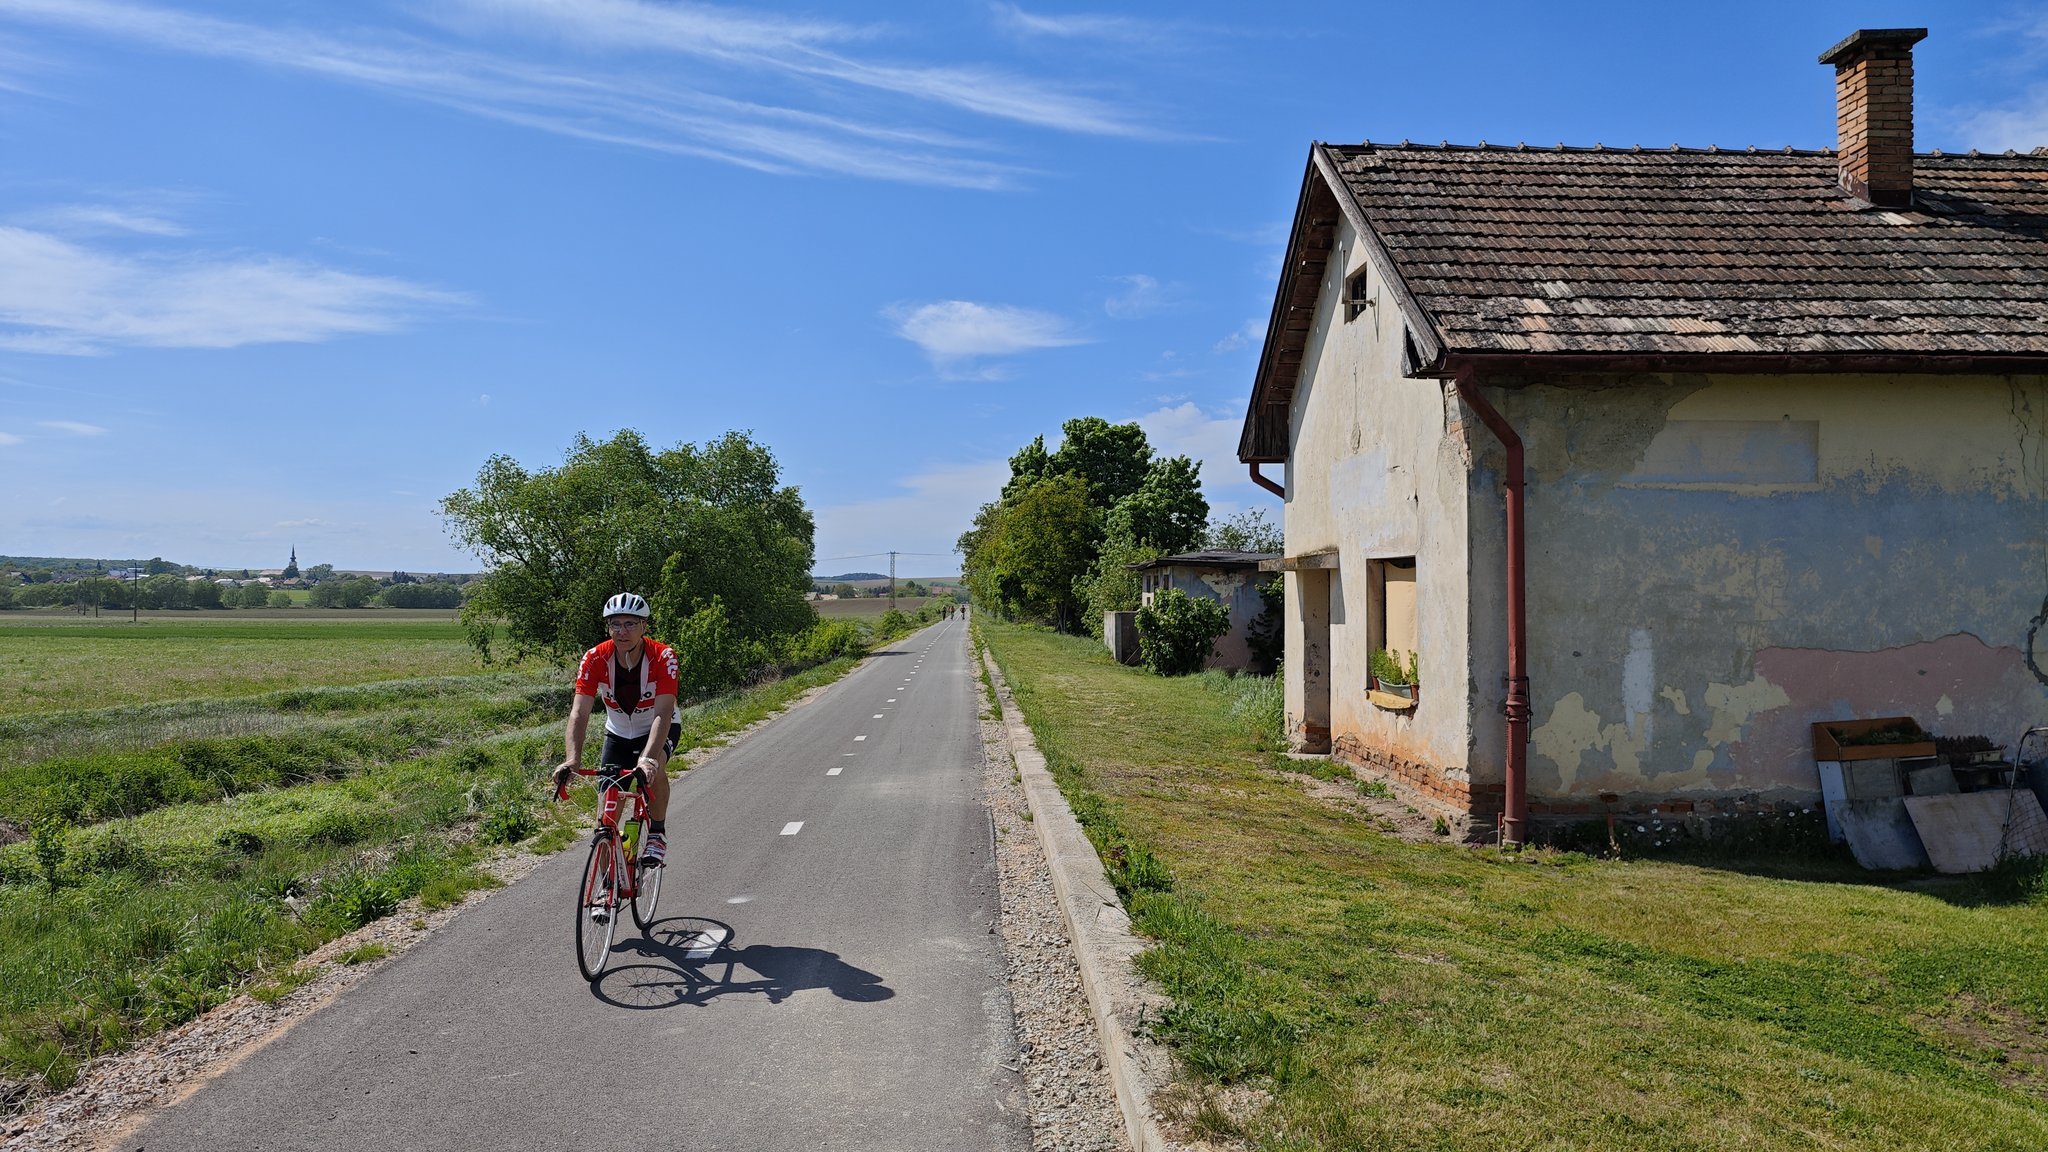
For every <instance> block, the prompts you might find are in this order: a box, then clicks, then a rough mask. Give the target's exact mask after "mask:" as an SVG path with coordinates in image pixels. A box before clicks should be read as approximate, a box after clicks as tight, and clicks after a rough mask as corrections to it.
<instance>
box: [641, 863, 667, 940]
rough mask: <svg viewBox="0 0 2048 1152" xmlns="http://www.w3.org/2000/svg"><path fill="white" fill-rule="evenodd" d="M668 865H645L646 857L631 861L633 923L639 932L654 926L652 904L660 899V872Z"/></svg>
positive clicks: (664, 870) (665, 869)
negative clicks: (650, 866)
mask: <svg viewBox="0 0 2048 1152" xmlns="http://www.w3.org/2000/svg"><path fill="white" fill-rule="evenodd" d="M666 871H668V867H667V866H666V865H663V864H657V865H655V866H654V867H652V868H649V867H648V866H647V857H645V856H642V857H640V858H639V859H638V860H635V861H633V923H634V924H636V925H638V926H639V928H640V931H641V932H643V933H644V932H646V931H647V930H648V929H649V928H652V927H653V926H654V905H655V903H656V902H657V901H659V900H660V899H661V874H662V873H664V872H666Z"/></svg>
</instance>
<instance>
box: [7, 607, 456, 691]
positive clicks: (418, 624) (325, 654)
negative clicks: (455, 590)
mask: <svg viewBox="0 0 2048 1152" xmlns="http://www.w3.org/2000/svg"><path fill="white" fill-rule="evenodd" d="M478 671H481V665H480V664H479V663H478V661H477V658H476V654H475V653H474V652H473V651H471V650H470V648H469V646H468V645H467V644H466V643H464V641H463V639H462V630H461V628H460V626H459V625H457V624H456V623H455V620H454V614H453V613H452V612H439V611H431V610H421V611H418V612H400V611H393V610H384V611H376V612H372V611H359V612H354V613H340V612H336V613H332V614H326V613H315V612H313V611H311V610H303V611H301V610H295V609H286V610H281V611H278V612H267V611H265V612H258V611H250V612H224V613H175V614H173V613H160V614H156V615H149V614H145V615H144V616H143V618H142V620H141V622H140V623H134V624H131V623H129V621H128V617H127V616H126V615H125V614H123V615H121V616H119V617H115V616H111V615H109V616H102V617H100V618H99V619H97V620H94V619H91V618H89V617H88V618H81V617H78V616H75V615H72V614H69V613H64V614H61V615H53V616H45V615H41V614H37V615H35V616H28V615H27V614H6V615H0V717H9V716H28V715H35V714H38V713H45V712H56V711H76V710H80V709H91V708H105V707H110V706H115V705H122V704H143V703H152V702H156V701H165V700H185V699H196V698H217V697H223V696H246V695H251V694H254V693H259V692H268V691H273V690H277V689H283V688H303V687H308V686H314V685H327V684H360V683H364V682H367V681H373V680H393V679H400V678H407V677H419V676H446V675H459V674H463V673H474V672H478Z"/></svg>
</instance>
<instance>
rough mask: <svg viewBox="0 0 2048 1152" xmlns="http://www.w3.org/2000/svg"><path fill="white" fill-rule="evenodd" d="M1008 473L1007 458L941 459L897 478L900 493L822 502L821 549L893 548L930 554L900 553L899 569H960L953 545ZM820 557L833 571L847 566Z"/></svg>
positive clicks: (829, 553) (836, 552) (849, 552)
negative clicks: (944, 462)
mask: <svg viewBox="0 0 2048 1152" xmlns="http://www.w3.org/2000/svg"><path fill="white" fill-rule="evenodd" d="M1009 479H1010V463H1009V461H1007V460H984V461H980V462H977V463H970V464H948V465H940V466H935V467H932V468H928V469H926V470H925V471H923V472H919V473H916V474H914V475H911V476H906V477H903V478H902V479H900V480H898V481H897V482H896V487H897V488H898V489H900V490H901V491H900V494H898V495H893V496H884V497H880V498H878V499H874V500H862V501H857V502H854V503H849V504H835V505H829V506H826V507H822V508H819V509H818V510H817V522H818V534H817V541H818V555H819V556H820V557H834V556H861V555H865V554H867V553H878V552H887V551H888V550H890V549H892V548H893V549H895V550H897V551H899V552H914V553H929V554H930V555H920V556H914V557H910V558H907V559H899V560H898V562H897V571H899V572H905V573H908V574H914V575H922V576H950V575H953V574H956V573H958V572H959V571H960V557H959V556H958V555H957V554H956V553H954V551H953V543H954V541H955V540H957V539H958V538H959V536H960V533H962V532H965V531H966V530H967V529H968V528H970V527H972V526H973V523H974V513H975V512H976V511H977V510H978V509H980V507H981V506H982V505H983V504H986V503H988V502H989V501H991V500H994V499H995V498H996V497H998V496H1000V495H1001V494H1002V491H1003V485H1004V484H1006V483H1008V482H1009ZM883 561H884V563H886V561H887V557H884V558H883ZM819 563H820V564H822V565H824V566H825V567H823V568H820V569H819V571H821V572H826V573H827V574H828V575H829V574H830V573H831V572H841V571H845V570H847V569H846V567H844V566H839V565H836V564H835V563H834V562H833V561H831V560H829V559H821V560H820V561H819ZM851 566H852V567H856V568H857V567H860V566H861V565H859V564H854V565H851ZM828 569H829V571H828ZM883 570H884V571H886V569H883Z"/></svg>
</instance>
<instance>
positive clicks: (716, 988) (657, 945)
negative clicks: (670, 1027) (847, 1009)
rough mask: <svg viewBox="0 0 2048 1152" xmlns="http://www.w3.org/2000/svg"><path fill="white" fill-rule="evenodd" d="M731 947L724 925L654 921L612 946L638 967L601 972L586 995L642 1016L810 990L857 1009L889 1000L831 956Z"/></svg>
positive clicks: (873, 982)
mask: <svg viewBox="0 0 2048 1152" xmlns="http://www.w3.org/2000/svg"><path fill="white" fill-rule="evenodd" d="M737 939H738V937H737V936H736V935H735V934H734V933H733V930H732V926H731V925H730V924H726V923H724V922H722V921H718V920H712V919H709V918H707V917H702V916H671V917H666V918H664V919H661V920H657V921H655V923H654V925H653V926H652V927H651V928H649V929H648V930H647V932H646V933H644V934H642V935H638V936H634V937H633V938H631V939H628V940H620V941H617V942H615V943H613V945H612V952H613V953H614V956H615V959H623V958H624V957H625V956H638V957H640V962H639V963H625V964H618V965H617V966H615V967H613V968H611V969H610V970H608V971H606V972H605V974H604V976H603V977H602V978H601V979H599V980H598V981H597V982H596V983H595V984H593V985H591V989H590V990H591V993H592V994H593V995H595V996H596V997H597V998H598V999H599V1000H602V1001H604V1002H605V1003H607V1004H611V1005H614V1006H616V1007H619V1008H634V1009H640V1010H643V1011H648V1010H654V1009H661V1008H677V1007H682V1006H685V1005H694V1006H696V1007H704V1006H705V1005H708V1004H710V1003H711V1002H712V1001H714V1000H717V999H718V998H720V997H722V996H765V997H766V998H767V1000H768V1002H769V1003H770V1004H780V1003H782V1002H783V1001H784V1000H787V999H789V998H790V997H791V996H793V995H795V994H796V993H798V992H804V991H809V990H811V989H815V988H822V989H825V990H826V991H829V992H831V993H832V994H833V995H834V996H837V997H838V998H840V999H841V1000H850V1001H853V1002H855V1003H861V1004H872V1003H877V1002H879V1001H882V1000H887V999H889V998H891V997H893V996H895V995H896V993H895V991H894V990H893V989H891V988H890V987H889V986H888V985H886V984H884V983H882V978H881V977H880V976H878V975H876V974H875V973H873V972H869V971H866V970H865V969H861V968H856V967H854V966H853V965H851V964H848V963H847V962H846V961H844V960H841V959H840V958H839V954H838V953H836V952H827V951H825V950H824V949H822V948H799V947H792V946H788V945H780V944H749V945H746V946H745V947H735V946H734V945H735V943H736V942H737ZM750 977H751V978H750Z"/></svg>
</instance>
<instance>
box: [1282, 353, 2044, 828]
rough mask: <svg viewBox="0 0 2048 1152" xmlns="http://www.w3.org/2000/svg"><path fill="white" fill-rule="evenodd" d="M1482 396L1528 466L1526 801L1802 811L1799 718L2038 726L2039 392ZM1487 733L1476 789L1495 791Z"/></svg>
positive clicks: (1750, 385) (1687, 385)
mask: <svg viewBox="0 0 2048 1152" xmlns="http://www.w3.org/2000/svg"><path fill="white" fill-rule="evenodd" d="M1490 394H1491V395H1492V396H1493V397H1494V398H1495V402H1496V404H1498V405H1499V406H1500V408H1501V409H1502V411H1503V412H1504V414H1505V415H1506V416H1507V417H1508V419H1509V421H1510V422H1511V423H1512V424H1513V425H1514V426H1515V427H1516V428H1517V429H1518V430H1519V431H1520V432H1521V435H1522V437H1523V440H1524V442H1525V444H1526V445H1527V452H1528V479H1529V487H1528V511H1529V526H1528V558H1529V637H1530V661H1531V664H1530V677H1531V688H1532V694H1533V704H1534V710H1535V714H1534V721H1533V725H1534V727H1533V733H1532V740H1531V747H1530V757H1529V763H1530V781H1529V783H1530V793H1531V795H1532V797H1536V798H1543V797H1549V798H1553V799H1567V800H1568V799H1574V798H1586V799H1589V798H1592V797H1595V796H1596V795H1598V794H1602V793H1608V794H1621V795H1623V796H1630V797H1638V798H1641V797H1651V798H1655V797H1667V796H1669V797H1684V796H1713V795H1724V796H1725V795H1735V794H1747V793H1760V794H1763V795H1765V796H1804V795H1810V794H1813V793H1815V792H1816V791H1817V789H1818V781H1817V779H1816V777H1815V771H1814V767H1813V762H1812V757H1811V750H1810V739H1809V735H1808V727H1807V726H1808V725H1809V724H1810V723H1812V722H1813V721H1817V720H1829V719H1840V718H1849V717H1857V716H1880V715H1895V714H1904V715H1912V716H1915V717H1917V718H1918V719H1919V720H1920V721H1921V722H1922V723H1923V724H1926V725H1928V726H1929V727H1930V728H1932V729H1933V730H1934V731H1936V732H1937V733H1941V734H1950V735H1966V734H1982V735H1986V736H1990V737H1991V738H1993V739H1994V740H1998V741H2000V742H2002V743H2011V742H2012V741H2013V740H2015V739H2016V738H2017V736H2018V733H2019V731H2020V729H2021V728H2022V727H2023V726H2025V725H2028V724H2038V723H2048V691H2044V683H2048V681H2044V679H2043V677H2042V676H2041V674H2040V673H2038V672H2037V671H2036V670H2035V669H2034V667H2033V666H2032V664H2030V651H2029V647H2030V643H2031V640H2030V631H2031V630H2032V629H2033V628H2034V627H2036V623H2035V622H2036V620H2037V619H2038V618H2039V616H2040V614H2041V613H2042V612H2043V611H2044V608H2048V605H2044V596H2048V499H2044V497H2048V484H2044V464H2043V460H2042V453H2043V451H2044V437H2043V432H2044V428H2043V419H2044V414H2048V391H2044V387H2043V381H2042V380H2040V379H2038V378H2033V377H2026V378H2015V379H2006V378H1985V377H1972V378H1957V377H1933V376H1923V377H1881V376H1827V377H1818V376H1816V377H1762V376H1714V377H1709V376H1645V377H1634V378H1607V379H1579V380H1570V381H1560V382H1557V383H1552V384H1538V385H1534V386H1530V387H1526V388H1519V389H1498V390H1490ZM1483 437H1484V433H1483V430H1482V431H1481V432H1480V436H1479V437H1475V438H1474V439H1473V441H1472V443H1473V447H1474V449H1475V450H1476V451H1477V452H1478V454H1479V457H1480V459H1479V462H1478V463H1479V467H1478V468H1477V469H1475V471H1474V472H1473V474H1472V482H1471V485H1470V506H1471V509H1472V521H1471V523H1472V548H1473V564H1474V566H1475V582H1478V581H1485V582H1486V583H1485V584H1484V585H1480V586H1478V587H1475V596H1474V601H1475V624H1476V625H1477V627H1478V632H1477V634H1476V635H1475V637H1474V645H1475V647H1476V648H1477V649H1478V650H1479V651H1481V652H1482V653H1484V654H1486V655H1485V656H1484V657H1483V658H1482V660H1481V661H1480V663H1481V665H1482V667H1481V668H1479V669H1477V671H1478V673H1479V675H1480V676H1481V677H1488V676H1490V677H1495V678H1497V677H1498V675H1499V674H1500V672H1499V669H1498V664H1497V661H1494V660H1493V658H1492V656H1491V653H1493V652H1494V651H1495V650H1497V649H1499V648H1500V647H1501V639H1500V635H1501V634H1500V623H1499V621H1500V611H1499V607H1498V595H1497V594H1496V593H1494V592H1491V591H1489V590H1488V587H1489V586H1490V585H1491V584H1492V583H1494V582H1497V577H1494V576H1493V573H1496V572H1498V570H1499V564H1500V563H1501V561H1500V541H1499V534H1500V531H1501V528H1500V523H1499V521H1500V517H1499V511H1498V510H1499V507H1500V497H1499V489H1498V480H1499V460H1498V451H1497V449H1494V448H1493V446H1492V444H1491V442H1490V439H1483ZM1378 501H1379V503H1380V504H1381V505H1382V506H1386V505H1389V504H1391V505H1392V507H1393V508H1395V509H1398V507H1399V504H1400V501H1399V500H1398V498H1396V499H1394V500H1391V501H1389V500H1388V499H1386V497H1385V496H1384V495H1381V496H1379V497H1378ZM1366 515H1367V518H1368V519H1378V518H1381V517H1383V516H1385V515H1386V512H1385V511H1381V512H1377V513H1368V514H1366ZM1293 524H1294V521H1293V520H1292V519H1290V521H1289V525H1288V527H1289V531H1290V534H1291V533H1292V531H1293ZM1288 543H1289V551H1290V552H1293V551H1295V550H1296V546H1295V542H1294V540H1293V539H1292V538H1291V535H1290V539H1289V542H1288ZM2040 647H2041V648H2048V640H2044V641H2043V642H2042V643H2041V645H2040ZM2041 655H2042V656H2044V657H2048V652H2043V653H2041ZM1486 665H1491V666H1490V667H1488V666H1486ZM1497 733H1498V728H1497V726H1495V727H1494V728H1493V731H1492V732H1491V733H1488V732H1484V731H1482V733H1481V734H1480V747H1481V748H1482V750H1483V754H1482V757H1481V759H1482V761H1483V763H1482V764H1481V765H1476V766H1475V767H1476V768H1477V769H1478V770H1479V771H1480V772H1481V773H1482V774H1487V775H1490V778H1493V779H1497V771H1498V769H1497V764H1496V762H1497V759H1498V754H1497V753H1495V752H1492V751H1490V749H1491V748H1492V747H1494V746H1497V745H1498V742H1499V736H1498V734H1497Z"/></svg>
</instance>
